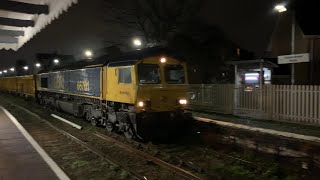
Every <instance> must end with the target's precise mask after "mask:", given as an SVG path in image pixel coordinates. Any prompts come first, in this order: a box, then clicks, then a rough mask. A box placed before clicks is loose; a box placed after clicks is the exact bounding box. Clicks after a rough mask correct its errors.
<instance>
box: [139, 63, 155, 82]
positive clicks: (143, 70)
mask: <svg viewBox="0 0 320 180" xmlns="http://www.w3.org/2000/svg"><path fill="white" fill-rule="evenodd" d="M138 77H139V83H141V84H159V83H160V68H159V66H158V65H157V64H139V65H138Z"/></svg>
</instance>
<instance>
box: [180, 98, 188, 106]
mask: <svg viewBox="0 0 320 180" xmlns="http://www.w3.org/2000/svg"><path fill="white" fill-rule="evenodd" d="M179 104H181V105H186V104H188V101H187V100H186V99H180V100H179Z"/></svg>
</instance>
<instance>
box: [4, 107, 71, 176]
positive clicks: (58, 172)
mask: <svg viewBox="0 0 320 180" xmlns="http://www.w3.org/2000/svg"><path fill="white" fill-rule="evenodd" d="M0 108H1V109H2V110H3V112H4V113H5V114H6V115H7V116H8V117H9V119H10V120H11V121H12V122H13V123H14V124H15V125H16V127H17V128H18V129H19V131H20V132H21V133H22V135H23V136H24V137H25V138H26V139H27V140H28V141H29V143H30V144H31V145H32V146H33V147H34V149H35V150H36V151H37V152H38V153H39V155H40V156H41V157H42V158H43V160H44V161H45V162H46V163H47V164H48V166H49V167H50V168H51V169H52V171H53V172H54V173H55V174H56V175H57V177H58V178H59V179H61V180H70V178H69V177H68V176H67V175H66V174H65V173H64V172H63V171H62V169H61V168H60V167H59V166H58V165H57V164H56V162H54V161H53V159H52V158H51V157H50V156H49V155H48V154H47V153H46V152H45V151H44V150H43V149H42V148H41V146H40V145H39V144H38V143H37V142H36V141H35V140H34V139H33V137H32V136H31V135H30V134H29V133H28V132H27V131H26V130H25V129H24V127H23V126H22V125H21V124H20V123H19V122H18V120H17V119H16V118H15V117H14V116H13V115H12V114H11V113H10V112H8V111H7V110H6V109H5V108H3V107H2V106H0ZM31 173H32V172H31Z"/></svg>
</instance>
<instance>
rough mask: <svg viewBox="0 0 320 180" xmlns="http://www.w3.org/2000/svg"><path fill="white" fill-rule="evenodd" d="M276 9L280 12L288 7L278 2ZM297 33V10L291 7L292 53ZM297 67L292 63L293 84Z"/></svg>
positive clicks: (292, 52)
mask: <svg viewBox="0 0 320 180" xmlns="http://www.w3.org/2000/svg"><path fill="white" fill-rule="evenodd" d="M274 9H275V10H276V11H278V12H279V13H282V12H285V11H287V8H286V6H285V5H284V4H278V5H276V6H275V7H274ZM295 35H296V18H295V12H294V9H293V8H291V54H294V53H295V52H294V51H295ZM294 75H295V69H294V63H292V64H291V84H292V85H294V84H295V77H294Z"/></svg>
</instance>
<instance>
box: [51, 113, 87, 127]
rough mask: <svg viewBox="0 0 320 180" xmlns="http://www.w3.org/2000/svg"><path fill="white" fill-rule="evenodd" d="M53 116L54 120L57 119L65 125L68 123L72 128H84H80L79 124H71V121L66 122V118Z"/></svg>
mask: <svg viewBox="0 0 320 180" xmlns="http://www.w3.org/2000/svg"><path fill="white" fill-rule="evenodd" d="M51 116H52V117H54V118H56V119H59V120H60V121H63V122H65V123H67V124H69V125H71V126H73V127H75V128H77V129H82V127H81V126H79V125H78V124H75V123H73V122H71V121H68V120H66V119H64V118H62V117H60V116H57V115H55V114H51Z"/></svg>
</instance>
